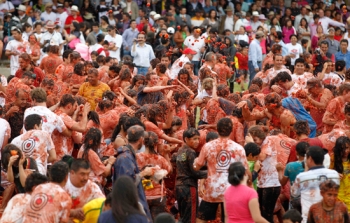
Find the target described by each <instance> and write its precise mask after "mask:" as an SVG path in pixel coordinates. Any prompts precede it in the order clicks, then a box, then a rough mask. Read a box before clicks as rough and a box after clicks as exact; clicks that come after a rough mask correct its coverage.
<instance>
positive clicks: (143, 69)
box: [131, 33, 155, 75]
mask: <svg viewBox="0 0 350 223" xmlns="http://www.w3.org/2000/svg"><path fill="white" fill-rule="evenodd" d="M136 42H137V44H136ZM131 56H133V57H134V63H135V65H136V67H137V70H138V73H139V74H142V75H146V73H147V72H148V69H149V67H150V66H151V64H150V61H151V60H152V59H154V58H155V56H154V52H153V49H152V47H151V46H150V45H148V44H146V36H145V34H143V33H139V34H138V35H137V41H134V43H133V45H132V49H131Z"/></svg>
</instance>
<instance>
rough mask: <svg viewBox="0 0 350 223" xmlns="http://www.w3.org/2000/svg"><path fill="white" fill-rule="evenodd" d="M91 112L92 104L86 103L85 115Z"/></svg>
mask: <svg viewBox="0 0 350 223" xmlns="http://www.w3.org/2000/svg"><path fill="white" fill-rule="evenodd" d="M90 110H91V105H90V103H88V102H87V103H85V105H84V110H83V111H84V114H87V113H89V111H90Z"/></svg>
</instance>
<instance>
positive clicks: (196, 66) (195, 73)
mask: <svg viewBox="0 0 350 223" xmlns="http://www.w3.org/2000/svg"><path fill="white" fill-rule="evenodd" d="M192 64H193V73H194V75H196V76H198V70H199V61H192Z"/></svg>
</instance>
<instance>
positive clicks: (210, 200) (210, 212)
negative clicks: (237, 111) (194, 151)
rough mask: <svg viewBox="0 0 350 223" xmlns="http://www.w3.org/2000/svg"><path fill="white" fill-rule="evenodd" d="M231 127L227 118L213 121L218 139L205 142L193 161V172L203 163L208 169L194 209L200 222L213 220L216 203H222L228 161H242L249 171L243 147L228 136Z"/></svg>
mask: <svg viewBox="0 0 350 223" xmlns="http://www.w3.org/2000/svg"><path fill="white" fill-rule="evenodd" d="M232 127H233V124H232V121H231V119H229V118H222V119H220V120H219V121H218V123H217V131H218V133H219V138H218V139H215V140H213V141H210V142H208V143H206V144H205V145H204V146H203V147H202V149H201V151H200V154H199V156H198V158H196V159H195V160H194V162H193V169H194V170H195V171H198V170H200V169H201V168H202V167H203V166H204V165H205V164H207V168H208V177H207V178H206V179H205V181H206V183H205V185H206V188H205V192H204V191H203V188H199V191H200V192H201V193H204V195H203V200H202V202H201V203H200V206H199V209H198V213H197V222H203V223H204V222H207V221H210V220H215V219H216V211H217V208H218V206H219V204H221V205H223V201H224V192H225V190H226V189H227V188H228V187H229V185H230V184H229V183H228V181H227V177H228V168H229V166H230V164H232V163H235V162H242V164H243V165H244V167H245V168H246V170H248V171H249V168H248V161H247V158H246V156H245V151H244V148H243V147H242V146H241V145H239V144H237V143H235V142H234V141H232V140H231V139H229V137H230V134H231V130H232ZM232 154H234V156H233V155H232ZM222 221H223V219H222Z"/></svg>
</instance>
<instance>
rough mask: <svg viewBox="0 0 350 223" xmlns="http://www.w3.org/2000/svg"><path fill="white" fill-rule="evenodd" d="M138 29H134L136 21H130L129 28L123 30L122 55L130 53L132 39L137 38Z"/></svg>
mask: <svg viewBox="0 0 350 223" xmlns="http://www.w3.org/2000/svg"><path fill="white" fill-rule="evenodd" d="M138 34H139V31H138V30H137V29H136V21H135V20H131V21H130V28H128V29H126V30H125V31H124V32H123V36H122V37H123V43H124V44H123V46H124V48H123V49H124V51H123V53H124V55H131V47H132V45H133V42H134V40H135V39H136V38H137V35H138Z"/></svg>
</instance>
